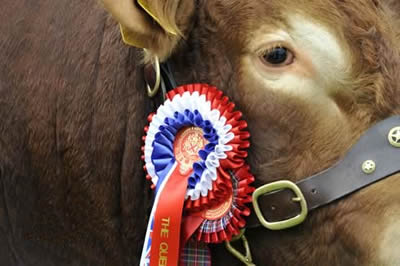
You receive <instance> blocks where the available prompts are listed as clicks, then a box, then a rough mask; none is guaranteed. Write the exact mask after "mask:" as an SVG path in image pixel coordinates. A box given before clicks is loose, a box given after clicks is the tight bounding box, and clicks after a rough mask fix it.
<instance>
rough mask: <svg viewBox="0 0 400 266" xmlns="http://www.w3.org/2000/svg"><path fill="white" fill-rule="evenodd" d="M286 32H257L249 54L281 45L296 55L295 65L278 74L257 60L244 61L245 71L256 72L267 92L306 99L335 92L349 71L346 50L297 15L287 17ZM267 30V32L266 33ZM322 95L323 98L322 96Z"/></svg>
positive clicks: (324, 29)
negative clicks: (280, 92) (265, 47)
mask: <svg viewBox="0 0 400 266" xmlns="http://www.w3.org/2000/svg"><path fill="white" fill-rule="evenodd" d="M288 22H289V24H290V27H289V29H285V30H284V29H278V30H276V31H275V32H271V29H270V28H269V29H260V32H259V33H258V34H256V35H255V36H256V38H254V39H253V40H254V41H253V42H252V43H251V47H250V49H251V50H253V51H254V50H257V49H258V48H257V47H260V46H261V47H262V46H263V45H264V46H265V45H266V44H268V43H281V42H282V43H284V44H287V45H288V46H289V47H288V48H289V49H291V50H293V51H294V53H295V58H296V59H295V62H294V63H293V64H292V65H290V66H288V67H286V68H282V69H281V70H279V69H276V70H277V71H275V70H271V69H268V68H266V67H265V66H263V65H262V63H260V62H258V61H260V60H259V58H258V57H257V56H253V57H252V58H247V59H245V64H246V65H247V66H246V67H251V68H253V69H254V68H256V69H254V71H253V70H252V72H253V73H256V77H257V79H261V80H262V82H263V83H264V84H265V86H266V88H269V89H274V90H279V91H282V92H286V93H289V94H295V95H301V96H305V97H307V98H310V97H315V96H317V95H320V96H322V95H325V96H326V95H327V94H328V92H329V91H330V90H336V89H337V86H335V83H336V84H341V83H340V81H342V80H343V79H345V77H346V73H347V72H348V70H349V69H350V66H351V64H350V61H349V60H348V58H349V57H348V56H347V55H346V54H347V53H346V52H345V51H346V50H347V47H342V46H343V44H342V43H341V42H340V40H339V39H338V38H336V37H335V35H334V34H333V33H331V31H330V30H329V29H328V28H327V27H325V26H323V25H322V24H317V23H315V22H313V21H311V20H309V19H307V18H305V17H302V16H300V15H289V16H288ZM267 30H268V32H267ZM321 94H322V95H321Z"/></svg>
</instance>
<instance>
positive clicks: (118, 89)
mask: <svg viewBox="0 0 400 266" xmlns="http://www.w3.org/2000/svg"><path fill="white" fill-rule="evenodd" d="M53 2H54V1H53ZM53 2H52V1H47V0H46V1H41V2H40V3H30V2H29V1H26V0H15V1H8V3H6V4H5V5H2V9H1V11H0V17H2V18H3V17H7V18H8V19H7V20H6V21H4V23H2V24H1V25H0V34H1V35H0V36H2V37H1V38H0V71H1V72H0V94H1V97H0V101H1V105H0V117H1V122H0V150H1V152H0V170H1V181H2V182H1V185H2V186H1V189H0V229H1V230H0V265H136V264H137V263H138V259H139V255H140V250H141V247H142V241H143V236H144V231H145V225H146V222H147V215H148V211H149V205H150V201H151V192H150V190H149V189H148V187H149V184H148V183H147V182H146V181H145V180H144V172H143V170H142V169H141V168H142V163H141V162H140V158H139V157H140V146H141V143H140V141H139V140H140V136H141V135H142V128H143V126H144V125H145V123H146V121H145V117H146V114H147V113H148V112H150V111H152V110H154V106H153V105H152V103H151V102H150V101H149V100H148V99H147V98H146V96H145V92H144V89H143V81H142V74H141V69H140V67H138V66H137V62H138V61H139V58H140V55H139V52H138V50H136V49H134V48H130V49H128V48H127V47H126V46H123V45H122V43H121V41H120V37H119V33H118V28H117V27H116V24H115V23H114V22H113V21H112V20H111V19H110V18H107V17H106V15H105V13H104V12H102V11H101V10H100V9H99V8H97V7H96V4H95V3H87V2H82V1H76V0H72V1H61V2H57V4H55V3H53ZM167 2H168V1H167ZM189 2H190V1H189ZM300 2H301V3H300ZM377 2H378V1H375V2H373V1H365V0H341V1H339V0H313V1H310V0H307V1H305V0H304V1H298V3H297V4H296V5H295V4H293V1H289V0H287V1H273V0H271V1H239V0H213V1H204V0H198V1H196V2H193V3H195V4H196V9H195V12H194V13H193V14H192V16H190V17H188V18H187V20H186V19H185V20H184V21H185V23H186V24H185V25H180V27H181V29H182V32H183V35H184V36H185V38H184V39H182V40H181V41H180V43H179V44H178V45H177V46H175V44H174V42H171V43H170V46H168V47H166V48H165V49H167V50H168V51H174V52H173V54H172V55H171V57H170V60H171V63H172V65H173V68H174V72H175V75H176V78H177V80H178V82H179V83H180V84H184V83H192V82H207V83H210V84H213V85H216V86H218V87H219V88H221V89H223V90H224V91H225V93H226V94H228V95H229V96H230V97H231V98H232V99H233V100H234V101H235V102H236V103H237V105H238V107H239V108H240V109H241V110H242V111H243V113H244V115H245V118H246V120H247V121H248V122H249V128H250V131H251V133H252V145H253V146H252V148H251V150H250V155H249V163H250V164H251V165H252V168H253V171H254V174H255V176H256V177H257V184H258V185H260V184H263V183H267V182H270V181H273V180H277V179H283V178H290V179H292V180H299V179H302V178H304V177H306V176H308V175H311V174H313V173H316V172H318V171H320V170H322V169H324V168H326V167H329V166H330V165H332V164H333V163H334V162H336V161H337V160H338V159H339V158H341V156H343V154H344V153H345V152H346V150H347V149H348V148H349V147H350V146H351V145H352V144H353V143H354V142H355V141H356V139H357V138H358V137H359V135H360V134H361V133H362V132H363V131H364V130H366V129H367V128H368V127H369V126H371V125H372V124H374V123H375V122H376V121H379V120H381V119H384V118H385V117H388V116H390V115H392V114H399V113H400V109H399V106H400V95H399V87H398V84H400V83H399V78H400V75H399V74H400V73H399V63H400V61H399V60H400V59H399V49H398V44H397V38H398V37H397V33H396V32H395V31H394V28H393V25H395V24H394V23H398V22H397V20H395V17H396V14H395V13H394V12H392V13H390V14H391V15H390V16H389V11H388V9H387V8H386V7H385V5H384V4H381V3H380V2H378V3H377ZM391 4H395V2H392V3H391ZM282 10H291V11H293V12H303V13H304V14H306V15H307V16H310V17H313V18H315V19H316V20H318V21H320V22H321V23H323V24H325V25H327V26H328V27H330V28H332V29H335V33H336V34H337V35H339V36H342V41H343V42H344V43H346V45H348V47H349V49H351V51H352V52H353V53H352V54H353V58H352V60H353V62H354V69H352V76H351V79H349V80H346V81H343V82H342V83H340V84H335V85H336V86H338V88H337V90H335V93H333V95H331V97H332V99H334V100H335V102H336V104H337V105H338V106H339V108H340V110H341V112H342V114H343V116H342V117H336V116H332V115H331V114H330V113H329V112H326V111H325V110H324V106H319V105H318V104H317V105H310V104H309V103H308V102H307V101H306V100H299V99H298V98H295V97H289V96H285V95H283V94H282V93H279V92H276V91H275V92H273V91H270V90H261V89H259V90H257V88H259V86H260V85H259V84H256V83H255V82H254V81H253V80H252V79H250V78H249V75H248V73H246V69H244V68H243V67H242V65H241V60H240V58H241V56H243V55H244V54H246V52H247V51H246V47H247V46H246V44H247V42H248V39H249V38H251V34H252V32H254V31H255V29H256V28H257V27H260V26H261V25H268V24H276V23H280V24H282V25H285V23H286V22H285V20H284V17H283V14H281V12H280V11H282ZM359 10H362V11H363V12H359ZM177 14H178V15H179V13H177ZM321 14H323V17H322V16H321ZM328 14H329V15H328ZM260 18H261V20H262V23H261V22H260ZM171 19H176V20H177V21H179V16H178V17H176V18H169V21H171ZM171 23H172V22H171ZM160 38H161V37H160ZM161 39H162V38H161ZM161 39H160V40H161ZM153 52H156V50H153ZM343 88H345V89H343ZM399 182H400V181H399V178H390V179H387V180H385V181H382V182H380V183H378V184H376V185H373V186H371V187H369V188H367V189H365V190H363V191H361V192H359V193H356V194H354V195H352V196H351V197H348V198H346V199H344V200H341V201H340V202H338V203H335V204H332V205H330V206H329V207H326V208H324V209H321V210H318V211H315V212H313V213H312V214H311V215H310V217H309V218H308V220H307V221H306V222H305V223H304V224H303V225H301V226H299V227H296V228H294V229H291V230H287V231H283V232H270V231H267V230H266V229H256V230H249V231H248V233H247V236H248V239H249V241H250V244H251V246H252V251H253V257H254V260H255V262H256V263H257V265H368V264H371V265H376V263H375V262H376V261H375V260H376V256H377V246H376V244H377V242H378V241H377V239H378V238H379V235H380V229H381V228H382V227H383V226H384V221H385V220H384V219H383V217H385V216H387V215H390V213H391V212H392V211H393V210H396V208H398V206H399V205H400V203H399V200H398V199H399V197H398V196H397V191H396V190H395V189H388V188H394V187H398V186H399V185H400V183H399ZM397 210H398V209H397ZM9 254H10V255H9ZM213 259H214V265H240V263H239V262H238V261H237V260H235V259H234V258H232V257H231V256H230V255H229V254H228V253H227V252H226V251H225V250H224V248H223V247H222V246H215V247H213Z"/></svg>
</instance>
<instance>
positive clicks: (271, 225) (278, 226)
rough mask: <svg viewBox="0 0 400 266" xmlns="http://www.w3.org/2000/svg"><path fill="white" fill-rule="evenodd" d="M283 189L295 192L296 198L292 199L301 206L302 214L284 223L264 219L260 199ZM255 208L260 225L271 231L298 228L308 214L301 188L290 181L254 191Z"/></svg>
mask: <svg viewBox="0 0 400 266" xmlns="http://www.w3.org/2000/svg"><path fill="white" fill-rule="evenodd" d="M283 189H290V190H291V191H293V192H294V194H295V195H296V197H294V198H292V200H293V201H294V202H298V203H299V204H300V207H301V212H300V214H299V215H297V216H295V217H293V218H290V219H287V220H283V221H279V222H268V221H267V220H266V219H265V218H264V216H263V214H262V212H261V209H260V206H259V204H258V198H259V197H260V196H262V195H265V194H269V193H272V192H275V191H279V190H283ZM253 207H254V211H255V213H256V215H257V218H258V220H259V221H260V223H261V224H262V225H263V226H264V227H266V228H268V229H270V230H283V229H287V228H290V227H293V226H296V225H298V224H301V223H302V222H303V221H304V220H305V219H306V217H307V214H308V209H307V202H306V199H305V198H304V195H303V193H302V192H301V190H300V188H299V187H298V186H297V185H296V184H295V183H293V182H291V181H288V180H283V181H277V182H273V183H269V184H266V185H264V186H261V187H259V188H257V189H256V191H254V193H253Z"/></svg>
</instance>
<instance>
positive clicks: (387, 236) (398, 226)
mask: <svg viewBox="0 0 400 266" xmlns="http://www.w3.org/2000/svg"><path fill="white" fill-rule="evenodd" d="M391 220H392V222H391V223H389V224H388V226H385V229H384V230H383V232H382V241H381V243H380V248H379V250H378V254H379V258H378V259H379V265H382V266H386V265H387V266H397V265H400V252H399V248H400V214H399V215H397V217H395V218H393V219H391Z"/></svg>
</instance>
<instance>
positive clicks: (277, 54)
mask: <svg viewBox="0 0 400 266" xmlns="http://www.w3.org/2000/svg"><path fill="white" fill-rule="evenodd" d="M262 60H263V61H264V63H265V64H266V65H268V66H270V67H280V66H287V65H290V64H292V63H293V61H294V55H293V53H292V52H291V51H290V50H289V49H288V48H286V47H283V46H275V47H273V48H270V49H268V50H267V51H266V52H265V53H264V54H263V56H262Z"/></svg>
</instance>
